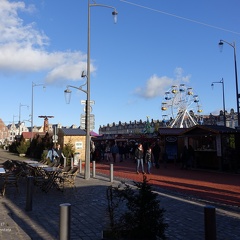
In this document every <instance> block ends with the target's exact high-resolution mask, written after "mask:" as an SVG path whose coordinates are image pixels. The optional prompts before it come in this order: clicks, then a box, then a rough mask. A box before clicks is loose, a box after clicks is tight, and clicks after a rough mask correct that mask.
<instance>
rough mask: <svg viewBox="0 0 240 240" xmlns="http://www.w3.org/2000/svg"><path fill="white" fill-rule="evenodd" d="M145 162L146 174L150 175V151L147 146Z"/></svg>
mask: <svg viewBox="0 0 240 240" xmlns="http://www.w3.org/2000/svg"><path fill="white" fill-rule="evenodd" d="M145 162H146V163H147V173H148V174H151V168H152V149H151V147H150V146H148V148H147V151H146V154H145Z"/></svg>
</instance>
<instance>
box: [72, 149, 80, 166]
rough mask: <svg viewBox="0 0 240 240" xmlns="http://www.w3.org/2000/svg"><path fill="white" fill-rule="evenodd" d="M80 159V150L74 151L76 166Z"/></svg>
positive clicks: (74, 163)
mask: <svg viewBox="0 0 240 240" xmlns="http://www.w3.org/2000/svg"><path fill="white" fill-rule="evenodd" d="M79 159H80V153H79V152H76V153H74V161H73V165H74V166H78V162H79Z"/></svg>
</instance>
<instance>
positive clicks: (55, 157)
mask: <svg viewBox="0 0 240 240" xmlns="http://www.w3.org/2000/svg"><path fill="white" fill-rule="evenodd" d="M47 159H49V161H50V162H51V163H57V164H61V165H63V162H64V158H63V153H62V149H61V146H60V144H57V145H56V147H55V146H54V144H53V145H52V146H51V148H50V149H49V150H48V153H47Z"/></svg>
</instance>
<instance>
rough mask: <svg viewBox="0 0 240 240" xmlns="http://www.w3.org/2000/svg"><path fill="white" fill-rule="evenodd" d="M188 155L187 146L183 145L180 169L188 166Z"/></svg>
mask: <svg viewBox="0 0 240 240" xmlns="http://www.w3.org/2000/svg"><path fill="white" fill-rule="evenodd" d="M188 157H189V154H188V148H187V146H186V145H185V146H184V148H183V152H182V157H181V158H182V169H187V168H188Z"/></svg>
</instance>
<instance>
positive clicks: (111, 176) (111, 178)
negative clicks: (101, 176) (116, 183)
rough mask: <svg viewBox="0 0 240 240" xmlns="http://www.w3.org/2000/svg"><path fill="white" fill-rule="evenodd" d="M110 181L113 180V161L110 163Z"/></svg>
mask: <svg viewBox="0 0 240 240" xmlns="http://www.w3.org/2000/svg"><path fill="white" fill-rule="evenodd" d="M110 182H113V163H111V164H110Z"/></svg>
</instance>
